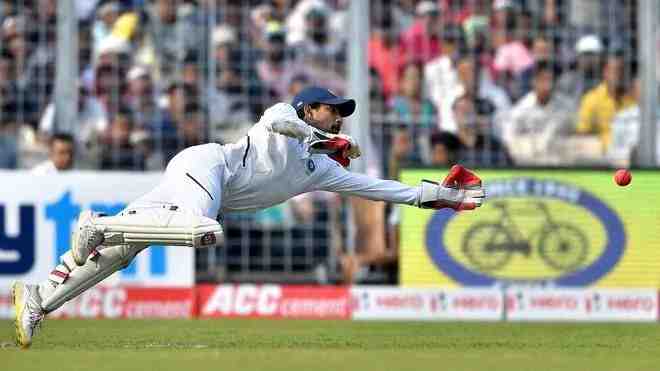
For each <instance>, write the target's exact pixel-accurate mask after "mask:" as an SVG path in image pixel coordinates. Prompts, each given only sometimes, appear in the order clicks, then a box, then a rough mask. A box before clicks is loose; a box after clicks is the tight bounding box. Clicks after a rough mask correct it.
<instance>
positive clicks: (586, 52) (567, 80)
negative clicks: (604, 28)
mask: <svg viewBox="0 0 660 371" xmlns="http://www.w3.org/2000/svg"><path fill="white" fill-rule="evenodd" d="M575 52H576V53H577V58H576V61H575V64H574V65H573V66H572V68H570V69H569V70H567V71H566V72H564V73H563V74H562V75H561V77H560V79H559V81H558V82H557V88H558V90H559V91H560V92H561V93H562V94H563V95H565V96H567V97H569V98H570V99H571V100H572V101H574V102H575V103H576V104H577V103H578V102H579V101H580V99H581V98H582V96H583V95H584V94H585V93H586V92H588V91H590V90H591V89H593V88H595V87H596V85H598V84H599V83H600V79H601V71H602V67H601V55H602V52H603V45H602V43H601V41H600V39H599V38H598V36H596V35H586V36H583V37H581V38H580V39H579V40H578V42H577V43H576V45H575Z"/></svg>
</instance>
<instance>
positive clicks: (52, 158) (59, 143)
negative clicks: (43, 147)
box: [32, 133, 75, 175]
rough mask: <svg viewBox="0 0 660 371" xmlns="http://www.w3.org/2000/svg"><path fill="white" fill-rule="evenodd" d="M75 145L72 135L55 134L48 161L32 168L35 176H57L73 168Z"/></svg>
mask: <svg viewBox="0 0 660 371" xmlns="http://www.w3.org/2000/svg"><path fill="white" fill-rule="evenodd" d="M74 154H75V144H74V140H73V137H72V136H71V135H70V134H61V133H58V134H54V135H53V136H52V137H51V138H50V143H49V151H48V160H46V161H44V162H42V163H40V164H38V165H37V166H35V167H34V168H32V174H34V175H48V174H56V173H58V172H60V171H65V170H71V169H72V168H73V158H74Z"/></svg>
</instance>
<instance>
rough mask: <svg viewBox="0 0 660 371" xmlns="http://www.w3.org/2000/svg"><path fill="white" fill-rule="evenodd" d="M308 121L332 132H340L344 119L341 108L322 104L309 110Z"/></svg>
mask: <svg viewBox="0 0 660 371" xmlns="http://www.w3.org/2000/svg"><path fill="white" fill-rule="evenodd" d="M306 121H307V122H308V123H309V124H311V125H312V126H314V127H316V128H317V129H321V130H323V131H327V132H329V133H332V134H339V132H340V131H341V127H342V119H341V115H340V114H339V110H338V109H337V107H335V106H330V105H327V104H320V105H319V107H318V108H316V109H314V108H310V109H309V110H308V111H307V117H306Z"/></svg>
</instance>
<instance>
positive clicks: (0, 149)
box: [0, 107, 18, 169]
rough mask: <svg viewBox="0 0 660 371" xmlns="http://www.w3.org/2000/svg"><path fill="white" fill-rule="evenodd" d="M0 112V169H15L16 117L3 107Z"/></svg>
mask: <svg viewBox="0 0 660 371" xmlns="http://www.w3.org/2000/svg"><path fill="white" fill-rule="evenodd" d="M2 111H3V112H2V114H0V169H16V167H17V166H18V138H17V134H18V124H17V123H16V117H15V115H13V116H14V117H12V115H9V114H7V112H10V111H9V109H7V107H3V109H2Z"/></svg>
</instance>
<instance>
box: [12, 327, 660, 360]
mask: <svg viewBox="0 0 660 371" xmlns="http://www.w3.org/2000/svg"><path fill="white" fill-rule="evenodd" d="M0 325H2V328H3V330H2V331H0V370H7V371H21V370H39V371H42V370H45V369H55V370H67V371H75V370H158V371H170V370H172V371H174V370H176V371H184V370H241V371H247V370H260V371H262V370H286V371H298V370H314V371H318V370H333V371H334V370H446V371H459V370H489V371H496V370H502V371H505V370H506V371H512V370H533V371H543V370H553V371H554V370H563V371H572V370H575V371H587V370H594V371H605V370H612V371H635V370H645V371H646V370H649V371H651V370H660V326H658V325H657V324H632V325H631V324H530V323H523V324H511V323H492V324H491V323H424V322H340V321H285V320H270V321H269V320H176V321H175V320H172V321H159V320H150V321H147V320H115V321H111V320H103V321H97V320H87V321H82V320H57V321H49V322H46V323H45V326H44V328H43V329H42V332H41V334H40V336H39V337H38V338H37V339H36V340H35V342H34V344H33V346H32V348H31V349H30V350H27V351H22V350H19V349H18V348H17V347H16V346H15V345H14V343H13V338H12V332H11V331H12V330H13V325H12V323H10V322H9V321H0Z"/></svg>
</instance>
